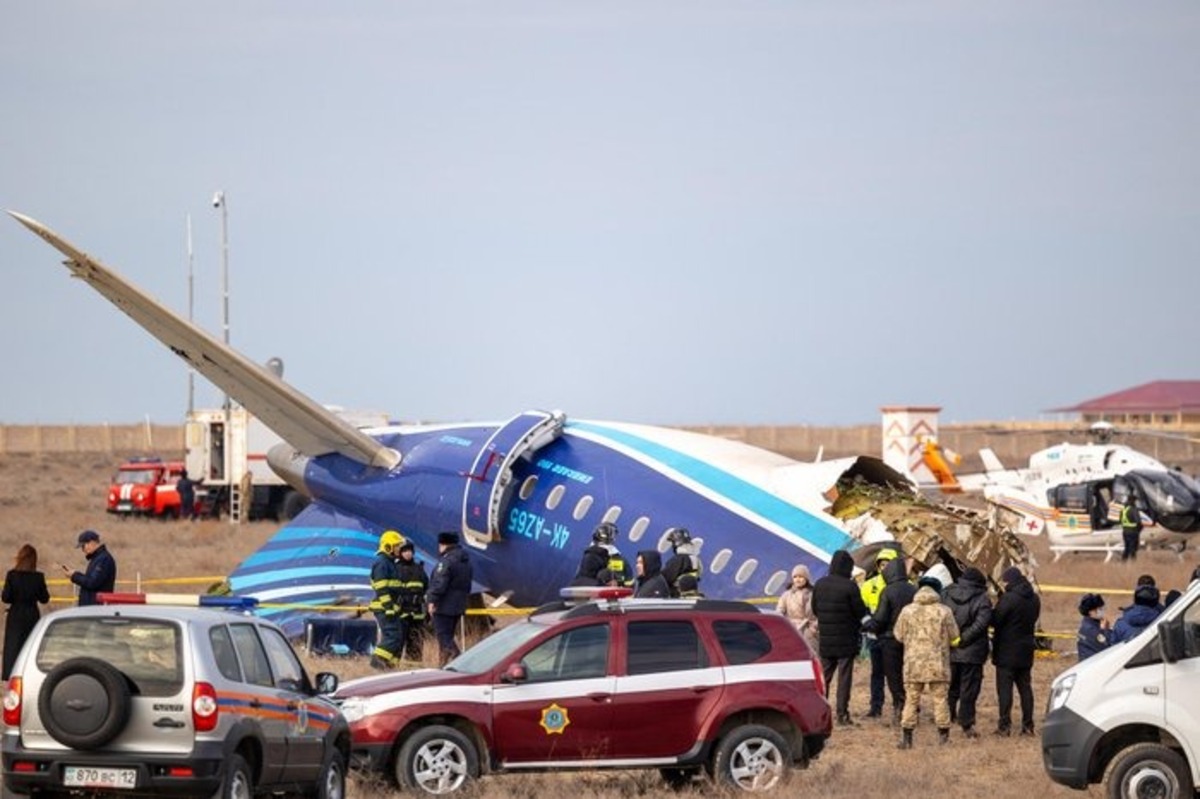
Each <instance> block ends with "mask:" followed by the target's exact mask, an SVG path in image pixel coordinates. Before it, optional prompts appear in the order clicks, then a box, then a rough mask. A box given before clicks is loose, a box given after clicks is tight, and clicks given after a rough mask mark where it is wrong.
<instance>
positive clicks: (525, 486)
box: [521, 474, 537, 499]
mask: <svg viewBox="0 0 1200 799" xmlns="http://www.w3.org/2000/svg"><path fill="white" fill-rule="evenodd" d="M535 488H537V475H536V474H531V475H529V476H528V477H526V478H525V482H523V483H521V499H529V498H530V497H531V496H533V489H535Z"/></svg>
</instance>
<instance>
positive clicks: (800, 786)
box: [0, 454, 1196, 799]
mask: <svg viewBox="0 0 1200 799" xmlns="http://www.w3.org/2000/svg"><path fill="white" fill-rule="evenodd" d="M118 461H119V458H110V457H107V456H104V455H95V454H87V455H6V456H3V457H0V557H3V558H5V559H9V558H11V557H12V555H14V554H15V553H16V550H17V548H18V547H19V546H20V545H21V544H22V543H25V542H31V543H33V544H34V545H35V546H36V547H37V548H38V551H39V553H40V555H41V567H42V569H43V571H45V572H46V574H47V577H49V578H54V582H52V584H51V594H52V595H54V596H55V597H56V598H61V600H62V601H63V602H69V601H70V593H71V592H70V588H71V587H70V586H69V585H66V584H64V582H63V581H61V580H58V579H57V578H58V577H59V571H60V570H58V569H57V567H56V566H55V564H56V563H58V562H62V563H66V564H67V565H69V566H73V567H74V566H78V565H79V564H80V563H82V557H81V555H80V553H79V551H78V550H77V549H75V548H74V544H75V538H76V535H77V534H78V533H79V531H80V530H82V529H85V528H89V527H90V528H94V529H97V530H99V531H100V532H101V534H102V535H103V537H104V540H105V541H106V542H107V544H108V546H109V548H110V549H111V550H112V551H113V553H114V554H115V556H116V558H117V561H118V565H119V577H120V579H121V580H122V583H123V585H122V586H121V587H122V588H126V589H128V590H133V583H132V581H134V580H136V579H137V578H138V577H140V579H141V580H142V581H143V585H144V586H145V587H146V590H158V591H175V590H179V591H189V590H201V589H203V587H204V582H205V581H203V580H202V581H200V583H199V584H193V585H187V584H174V585H172V584H164V583H159V582H155V581H159V580H173V579H179V578H193V577H204V578H207V577H218V576H223V575H225V574H227V573H228V572H229V571H230V570H231V569H232V568H233V567H234V565H235V564H237V563H238V562H239V561H240V560H241V559H242V558H243V557H245V556H246V555H248V554H250V553H251V552H253V551H254V550H255V549H256V548H257V547H258V546H259V545H260V544H261V543H262V542H263V541H265V540H266V539H267V538H268V537H270V535H271V534H272V533H273V532H274V531H275V530H276V526H275V525H273V524H268V523H255V524H246V525H241V526H235V525H230V524H228V523H227V522H225V521H211V520H208V521H198V522H175V521H169V522H157V521H134V520H130V521H121V520H118V519H114V518H111V517H108V516H107V515H106V514H105V512H104V495H105V490H106V488H107V484H108V478H109V476H110V473H111V472H112V470H113V469H114V468H115V465H116V463H117V462H118ZM1031 544H1032V548H1033V549H1034V551H1035V553H1036V554H1037V555H1038V557H1039V562H1040V564H1041V565H1040V567H1039V569H1038V572H1037V575H1036V576H1037V579H1038V580H1039V582H1040V583H1041V584H1042V585H1043V586H1048V587H1053V586H1075V587H1079V589H1080V590H1078V591H1069V592H1062V593H1060V592H1056V591H1055V592H1052V591H1046V593H1045V594H1044V595H1043V613H1042V626H1043V629H1044V630H1046V631H1048V632H1057V633H1065V634H1067V635H1068V637H1067V638H1063V639H1056V640H1055V648H1056V653H1055V654H1054V655H1053V656H1050V657H1046V658H1042V659H1040V660H1039V661H1038V663H1037V665H1036V666H1035V670H1034V691H1035V698H1036V702H1037V713H1038V718H1039V719H1040V717H1041V715H1042V713H1043V710H1044V705H1045V699H1046V695H1047V688H1048V686H1049V684H1050V681H1051V680H1052V679H1053V678H1054V676H1055V675H1056V674H1058V673H1059V672H1060V671H1062V670H1063V669H1065V668H1066V667H1068V666H1070V665H1071V664H1073V663H1074V654H1073V653H1074V643H1073V641H1072V640H1071V638H1070V636H1071V635H1072V634H1073V633H1074V630H1075V628H1076V626H1077V624H1078V615H1077V613H1076V612H1075V604H1076V602H1077V601H1078V596H1079V594H1080V593H1082V590H1083V589H1084V588H1086V589H1087V590H1101V591H1102V592H1104V593H1105V594H1106V596H1107V597H1108V599H1109V607H1110V609H1112V610H1113V611H1114V612H1115V610H1116V608H1117V607H1118V606H1120V605H1123V604H1127V603H1128V601H1129V599H1128V596H1120V595H1117V594H1116V593H1115V590H1116V589H1126V590H1129V589H1130V588H1131V586H1132V585H1133V584H1134V581H1135V579H1136V577H1137V575H1138V574H1140V573H1142V572H1149V573H1152V574H1154V575H1155V577H1156V578H1157V579H1158V583H1159V585H1160V586H1161V587H1163V589H1164V591H1165V590H1166V589H1169V588H1171V587H1179V588H1182V587H1184V586H1185V585H1186V582H1187V579H1188V576H1189V574H1190V573H1191V570H1192V568H1193V567H1194V566H1195V561H1196V557H1195V552H1194V550H1189V552H1188V553H1187V556H1186V558H1185V559H1180V558H1178V557H1176V556H1175V555H1173V554H1171V553H1167V552H1153V553H1146V554H1145V555H1143V556H1142V558H1140V559H1139V561H1138V563H1137V565H1136V566H1126V565H1122V564H1120V563H1116V562H1113V563H1109V564H1105V563H1104V562H1103V558H1102V557H1101V556H1098V555H1086V556H1075V557H1074V558H1070V557H1067V558H1063V559H1062V560H1061V561H1059V562H1058V563H1053V562H1052V559H1051V558H1050V557H1049V555H1048V552H1047V550H1046V546H1045V543H1044V542H1043V541H1040V540H1033V541H1031ZM1109 589H1112V590H1109ZM54 606H55V607H61V606H62V603H61V602H58V603H55V605H54ZM307 663H308V666H309V667H310V669H311V670H313V671H316V670H331V671H336V672H338V673H339V674H340V675H341V676H342V677H343V678H350V677H354V676H360V675H362V674H365V673H367V669H366V666H365V664H364V663H363V662H362V660H361V659H341V658H339V659H323V658H315V657H308V658H307ZM866 677H867V667H866V666H865V664H863V663H861V662H860V664H859V665H858V666H857V667H856V673H855V678H856V679H855V688H854V701H853V708H852V709H853V710H854V711H855V715H856V716H857V715H859V714H861V713H862V712H863V711H864V710H865V704H866ZM994 690H995V689H994V683H993V681H992V673H991V669H990V667H989V668H988V670H987V673H986V676H985V681H984V689H983V695H982V697H981V700H980V709H979V717H980V728H981V729H983V730H988V729H989V725H990V726H994V724H995V719H996V702H995V693H994ZM630 723H631V724H636V723H637V721H636V719H630ZM896 738H897V733H896V731H894V730H892V729H891V728H889V727H888V726H886V725H881V724H879V723H874V722H871V723H863V724H862V725H861V726H858V727H855V728H849V729H847V728H837V729H836V731H835V733H834V737H833V739H832V740H831V741H830V744H829V746H828V748H827V749H826V752H825V753H824V754H823V755H822V756H821V758H820V759H819V760H818V761H817V762H816V763H814V764H813V766H812V767H811V768H810V769H808V770H807V771H805V772H800V773H797V774H796V775H794V777H793V779H792V782H791V783H790V785H789V787H787V788H786V789H780V790H779V791H777V793H778V795H780V796H783V795H788V796H790V795H795V794H797V793H799V794H805V795H811V796H823V797H854V799H861V797H863V796H873V797H880V796H913V797H918V796H919V797H925V796H944V795H954V796H975V797H982V796H986V797H1013V799H1017V798H1018V797H1019V798H1020V799H1029V797H1032V796H1044V797H1054V796H1059V797H1069V796H1081V795H1084V794H1080V793H1078V792H1075V791H1071V790H1068V789H1066V788H1062V787H1060V786H1057V785H1055V784H1054V783H1052V782H1051V781H1050V780H1049V779H1047V778H1046V776H1045V774H1044V773H1043V771H1042V765H1041V755H1040V749H1039V741H1038V740H1037V739H1036V738H1034V739H1030V738H1019V737H1015V738H1007V739H1001V738H995V737H992V736H991V735H984V736H983V737H981V738H979V739H977V740H966V739H963V738H961V737H960V736H958V735H957V734H952V739H953V740H952V743H951V744H950V745H949V746H941V747H939V746H937V745H936V741H935V739H936V735H935V732H934V730H933V728H932V724H931V722H929V721H928V720H925V719H923V720H922V725H921V727H920V728H919V729H918V730H917V736H916V747H915V748H914V749H912V750H911V751H907V752H901V751H898V750H897V749H896V748H895V741H896ZM568 785H569V786H570V787H569V790H570V791H571V792H572V793H573V794H574V795H575V796H576V797H577V799H589V798H590V797H597V798H600V797H617V796H622V797H624V796H648V797H657V796H669V795H674V794H673V793H672V792H670V791H668V790H666V789H665V787H664V786H663V784H662V783H661V782H660V781H659V779H658V775H657V773H653V772H646V773H641V772H619V773H590V774H586V775H582V776H580V775H574V776H569V777H564V776H561V775H544V776H532V777H530V776H524V777H501V778H493V779H489V780H485V781H484V782H483V783H482V784H481V785H480V787H479V788H478V789H477V794H478V795H483V796H497V797H537V796H543V795H546V794H548V793H551V792H560V791H562V790H563V789H564V788H566V787H567V786H568ZM696 790H697V791H701V790H702V791H703V792H704V793H706V794H707V793H712V788H711V786H707V785H706V786H704V787H703V788H697V789H696ZM349 794H350V797H351V799H366V798H367V797H378V796H385V795H389V794H390V792H389V791H386V790H384V789H382V788H380V787H379V786H377V785H372V784H368V783H364V782H359V781H352V782H351V785H350V789H349ZM1101 794H1102V792H1101V791H1100V790H1099V789H1096V788H1094V789H1093V790H1092V791H1091V792H1089V794H1088V795H1097V796H1098V795H1101Z"/></svg>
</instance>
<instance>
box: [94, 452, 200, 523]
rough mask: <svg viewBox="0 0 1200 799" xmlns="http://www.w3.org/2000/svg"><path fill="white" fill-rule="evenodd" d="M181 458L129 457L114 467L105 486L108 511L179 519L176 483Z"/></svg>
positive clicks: (181, 462)
mask: <svg viewBox="0 0 1200 799" xmlns="http://www.w3.org/2000/svg"><path fill="white" fill-rule="evenodd" d="M182 471H183V461H164V460H163V459H162V458H155V457H140V458H130V459H129V460H127V461H125V462H124V463H122V464H121V465H120V466H119V467H117V473H116V474H115V475H113V479H112V484H111V485H110V486H109V488H108V512H109V513H116V514H122V515H125V514H128V515H130V516H156V517H167V516H169V517H173V518H178V517H179V515H180V507H179V492H178V491H176V490H175V483H176V482H177V481H178V480H179V475H180V473H181V472H182Z"/></svg>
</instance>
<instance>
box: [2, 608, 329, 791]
mask: <svg viewBox="0 0 1200 799" xmlns="http://www.w3.org/2000/svg"><path fill="white" fill-rule="evenodd" d="M337 684H338V680H337V676H336V675H334V674H330V673H324V672H323V673H321V674H318V675H317V677H316V684H315V686H314V684H313V683H312V682H310V680H309V677H308V675H307V674H306V673H305V671H304V667H303V666H302V665H301V663H300V661H299V659H298V658H297V657H296V653H295V652H294V651H293V650H292V647H291V644H289V643H288V641H287V639H286V638H285V637H284V635H283V633H282V632H280V630H279V628H277V627H276V626H275V625H273V624H271V623H270V622H267V621H263V620H262V619H258V618H254V617H252V616H248V615H242V614H238V613H231V612H228V611H224V612H223V611H217V610H207V609H200V608H184V607H164V606H155V605H116V606H94V607H82V608H70V609H67V610H63V611H59V612H56V613H52V614H49V615H47V616H44V617H43V618H42V619H41V620H40V621H39V622H38V624H37V626H36V627H35V628H34V630H33V632H32V633H31V634H30V637H29V640H28V641H27V642H26V644H25V647H24V648H23V649H22V650H21V654H20V655H19V656H18V658H17V661H16V664H15V666H14V668H13V676H12V677H11V678H10V679H9V681H8V685H7V688H6V691H5V693H4V723H5V725H6V729H5V730H4V739H3V765H4V785H5V787H6V788H7V789H8V790H10V791H14V792H16V793H28V794H34V795H42V796H46V795H54V796H62V795H66V794H68V793H87V794H94V793H97V792H101V793H107V792H109V791H111V792H114V793H119V794H120V795H122V796H128V795H138V794H141V795H152V796H170V795H174V796H206V797H207V796H219V797H230V798H231V799H232V798H234V797H236V798H237V799H245V798H246V797H250V796H251V795H253V794H255V793H258V792H288V793H299V794H301V795H305V796H310V797H315V799H342V797H344V795H345V780H346V760H347V755H348V753H349V745H350V737H349V732H348V730H347V726H346V721H345V719H344V718H343V717H342V715H341V713H340V711H339V710H338V708H337V707H336V706H335V705H334V704H333V703H332V702H330V701H329V700H328V699H326V698H325V697H324V696H322V694H329V693H332V692H333V691H335V690H336V689H337Z"/></svg>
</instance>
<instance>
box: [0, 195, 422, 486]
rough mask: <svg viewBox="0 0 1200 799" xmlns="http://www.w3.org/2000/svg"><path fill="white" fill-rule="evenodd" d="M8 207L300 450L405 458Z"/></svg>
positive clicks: (393, 460) (383, 462) (369, 460)
mask: <svg viewBox="0 0 1200 799" xmlns="http://www.w3.org/2000/svg"><path fill="white" fill-rule="evenodd" d="M8 213H9V214H10V215H11V216H12V217H13V218H14V219H16V220H17V221H18V222H20V223H21V224H22V225H24V226H25V227H27V228H29V229H30V230H31V231H33V232H34V233H36V234H37V235H38V236H40V237H41V238H42V239H44V240H45V241H46V242H47V243H49V244H50V246H52V247H54V248H55V249H56V250H58V251H59V252H61V253H62V254H63V255H65V256H66V257H67V260H66V261H65V262H64V263H65V264H66V266H67V267H68V268H69V269H70V270H71V272H72V274H74V275H75V277H78V278H80V279H82V280H83V281H84V282H85V283H87V284H88V285H89V286H91V287H92V288H94V289H95V290H96V291H98V292H99V293H100V294H102V295H103V296H104V297H106V298H107V299H108V300H109V302H111V303H112V304H113V305H115V306H117V307H118V308H120V309H121V310H122V311H124V312H125V314H126V315H128V316H129V317H130V318H131V319H133V320H134V321H135V322H137V323H138V324H139V325H141V326H142V327H143V328H145V329H146V331H147V332H149V333H150V334H151V335H153V336H154V337H155V338H157V339H158V340H159V341H161V342H162V343H163V344H165V345H167V347H169V348H170V349H171V351H172V352H174V353H175V354H176V355H178V356H179V357H180V358H183V359H184V360H185V361H187V363H188V365H189V366H191V367H192V368H193V369H195V370H196V371H197V372H199V373H200V374H202V375H204V376H205V377H206V378H208V379H209V380H210V381H212V383H213V384H214V385H216V386H217V387H218V388H221V389H222V390H224V391H226V392H227V393H229V394H230V395H232V396H236V397H237V398H238V401H239V402H241V404H242V405H244V406H245V407H246V408H247V410H249V411H250V412H251V413H253V414H254V415H255V416H256V417H258V418H259V419H260V420H261V421H262V422H263V424H265V425H266V426H267V427H269V428H271V429H272V430H274V431H275V432H276V433H278V434H279V436H280V437H281V438H282V439H283V440H284V441H287V442H288V443H289V444H291V445H292V446H293V447H295V448H296V449H298V450H300V451H301V452H303V453H304V454H306V455H314V456H315V455H324V454H326V453H330V452H338V453H340V454H342V455H345V456H346V457H347V458H350V459H352V460H355V461H358V462H360V463H363V464H367V465H369V466H378V467H383V468H387V469H391V468H394V467H395V466H396V465H398V464H399V462H400V454H399V453H398V452H396V451H395V450H393V449H390V448H388V447H385V446H383V445H382V444H380V443H379V442H378V441H376V440H375V439H373V438H371V437H370V436H368V435H366V434H365V433H363V432H361V431H359V430H357V429H355V428H354V427H353V426H351V425H350V424H349V423H347V422H346V421H344V420H342V419H341V418H339V417H338V416H337V415H336V414H334V413H332V412H331V411H329V410H327V409H326V408H323V407H322V406H321V405H320V404H318V403H317V402H315V401H313V400H312V399H311V398H309V397H308V396H306V395H304V394H303V393H301V392H300V391H298V390H296V389H295V388H293V387H292V386H290V385H288V384H287V383H285V382H283V380H281V379H280V378H278V377H276V376H275V375H274V374H272V373H271V372H270V371H269V370H267V369H266V368H264V367H262V366H259V365H258V364H256V363H254V362H253V361H250V360H249V359H247V358H246V357H245V356H243V355H241V354H240V353H238V352H237V351H236V350H234V349H233V348H231V347H229V346H227V345H225V344H223V343H221V342H219V341H217V340H216V339H215V338H213V337H212V336H210V335H209V334H207V333H205V332H204V331H203V330H201V329H200V328H199V327H196V326H195V325H193V324H192V323H190V322H188V321H187V320H185V319H183V318H182V317H180V316H178V315H177V314H175V313H173V312H171V311H170V310H168V309H167V308H166V307H164V306H163V305H161V304H159V302H158V301H157V300H155V299H154V298H152V297H150V296H149V295H147V294H145V293H143V292H142V291H140V290H139V289H137V288H136V287H135V286H133V285H132V284H130V283H128V282H126V281H125V280H124V279H123V278H122V277H120V276H119V275H118V274H116V273H115V272H113V271H112V270H111V269H109V268H108V267H106V266H105V265H104V264H102V263H100V262H99V261H98V260H96V259H95V258H92V257H91V256H89V255H88V254H87V253H85V252H83V251H82V250H80V249H79V248H77V247H75V246H74V245H73V244H71V243H70V242H68V241H67V240H66V239H64V238H62V237H61V236H59V235H58V234H57V233H55V232H54V231H53V230H51V229H50V228H48V227H46V226H45V225H43V224H42V223H40V222H38V221H37V220H34V219H31V218H29V217H27V216H25V215H24V214H19V213H17V212H15V211H9V212H8Z"/></svg>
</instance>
